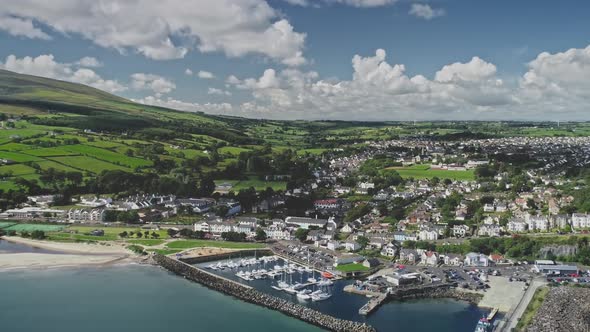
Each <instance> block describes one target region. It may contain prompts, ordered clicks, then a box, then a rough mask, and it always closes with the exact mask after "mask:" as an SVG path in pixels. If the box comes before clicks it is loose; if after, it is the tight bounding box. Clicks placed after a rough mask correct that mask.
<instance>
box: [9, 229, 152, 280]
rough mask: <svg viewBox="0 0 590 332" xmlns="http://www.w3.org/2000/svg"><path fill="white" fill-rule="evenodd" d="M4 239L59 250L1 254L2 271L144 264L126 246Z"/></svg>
mask: <svg viewBox="0 0 590 332" xmlns="http://www.w3.org/2000/svg"><path fill="white" fill-rule="evenodd" d="M2 240H4V241H7V242H12V243H17V244H22V245H27V246H30V247H34V248H40V249H45V250H51V251H55V252H56V253H34V252H20V253H19V252H16V253H3V254H2V255H0V272H2V271H18V270H23V269H33V270H38V269H43V270H45V269H59V268H80V267H107V266H113V265H127V264H132V263H141V262H142V259H141V258H140V257H137V256H135V255H133V254H132V253H130V252H129V251H128V250H127V249H125V248H124V247H123V246H119V245H116V246H105V245H96V244H87V243H60V242H47V241H39V240H31V239H23V238H18V237H3V238H2Z"/></svg>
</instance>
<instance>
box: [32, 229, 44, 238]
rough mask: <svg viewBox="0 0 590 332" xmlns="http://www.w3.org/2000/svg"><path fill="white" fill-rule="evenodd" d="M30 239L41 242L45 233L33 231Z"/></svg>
mask: <svg viewBox="0 0 590 332" xmlns="http://www.w3.org/2000/svg"><path fill="white" fill-rule="evenodd" d="M31 239H34V240H43V239H45V232H44V231H40V230H34V231H32V232H31Z"/></svg>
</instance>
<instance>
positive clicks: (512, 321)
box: [501, 280, 546, 332]
mask: <svg viewBox="0 0 590 332" xmlns="http://www.w3.org/2000/svg"><path fill="white" fill-rule="evenodd" d="M545 284H546V282H545V281H542V280H533V281H532V282H531V285H530V286H529V288H528V289H527V290H526V292H525V293H524V295H523V296H522V299H521V300H520V302H518V304H517V305H516V308H515V309H514V310H513V311H512V314H511V315H510V316H509V317H508V321H507V322H506V324H505V325H504V328H503V329H502V330H501V331H502V332H510V331H512V329H514V328H515V327H516V324H518V320H519V319H520V317H521V316H522V314H523V313H524V311H525V310H526V308H527V306H528V305H529V302H531V300H532V298H533V296H534V295H535V292H536V290H537V288H539V287H540V286H543V285H545Z"/></svg>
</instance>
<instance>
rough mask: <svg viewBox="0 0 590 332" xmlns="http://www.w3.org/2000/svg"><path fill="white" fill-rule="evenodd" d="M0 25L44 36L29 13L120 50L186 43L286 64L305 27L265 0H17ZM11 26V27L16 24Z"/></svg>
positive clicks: (178, 52)
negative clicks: (298, 28)
mask: <svg viewBox="0 0 590 332" xmlns="http://www.w3.org/2000/svg"><path fill="white" fill-rule="evenodd" d="M0 18H2V19H1V20H0V22H3V23H0V29H2V30H6V31H8V32H10V33H13V34H14V33H19V35H23V36H28V37H30V38H44V37H47V35H46V34H44V33H43V32H42V31H41V30H39V29H37V28H35V27H33V26H32V20H35V22H40V23H41V24H43V25H46V26H48V27H51V28H52V29H53V30H54V31H56V32H58V33H62V34H64V35H72V34H77V35H80V36H81V37H83V38H85V39H88V40H91V41H92V42H94V43H95V44H97V45H100V46H102V47H107V48H114V49H117V50H119V51H120V52H122V53H125V52H126V51H127V50H133V51H135V52H138V53H140V54H143V55H144V56H146V57H148V58H151V59H156V60H165V59H178V58H183V57H184V56H185V55H186V54H187V53H188V52H189V51H190V50H193V49H195V48H196V49H198V50H200V51H201V52H223V53H225V54H226V55H227V56H231V57H240V56H244V55H247V54H259V55H262V56H265V57H268V58H271V59H273V60H275V61H277V62H281V63H284V64H287V65H300V64H303V63H305V58H304V56H303V53H302V51H303V47H304V43H305V34H304V33H300V32H296V31H295V30H294V29H293V26H292V25H291V24H290V22H289V21H287V20H286V19H284V18H282V15H281V13H280V12H278V11H277V10H275V9H274V8H272V7H271V6H270V5H269V4H268V3H267V2H266V1H265V0H199V1H198V2H197V3H190V2H187V1H185V0H165V1H162V0H141V1H138V0H129V1H121V0H101V1H95V0H52V1H46V0H19V1H4V2H3V3H2V6H0ZM17 26H18V27H17Z"/></svg>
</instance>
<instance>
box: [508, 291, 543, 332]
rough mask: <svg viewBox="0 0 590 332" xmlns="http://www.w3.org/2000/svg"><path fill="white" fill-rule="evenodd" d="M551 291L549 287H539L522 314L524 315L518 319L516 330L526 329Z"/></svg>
mask: <svg viewBox="0 0 590 332" xmlns="http://www.w3.org/2000/svg"><path fill="white" fill-rule="evenodd" d="M547 293H549V287H539V288H537V290H536V291H535V295H533V298H532V299H531V302H529V305H528V306H527V307H526V310H525V311H524V313H523V314H522V317H520V319H519V320H518V324H517V325H516V328H515V331H524V330H525V329H526V327H527V326H528V325H529V324H530V323H531V321H532V320H533V317H535V314H536V313H537V310H539V308H540V307H541V305H542V304H543V301H544V300H545V297H546V296H547Z"/></svg>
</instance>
